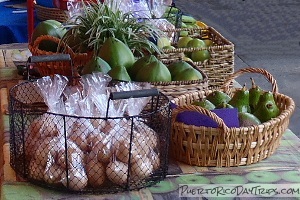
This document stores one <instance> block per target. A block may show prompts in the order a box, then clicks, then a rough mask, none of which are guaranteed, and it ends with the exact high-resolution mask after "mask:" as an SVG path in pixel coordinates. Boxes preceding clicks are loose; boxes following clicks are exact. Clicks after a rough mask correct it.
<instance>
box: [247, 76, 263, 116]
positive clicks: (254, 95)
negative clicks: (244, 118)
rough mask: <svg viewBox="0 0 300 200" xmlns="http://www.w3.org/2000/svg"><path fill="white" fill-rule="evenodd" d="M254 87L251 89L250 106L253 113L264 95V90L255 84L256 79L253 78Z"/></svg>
mask: <svg viewBox="0 0 300 200" xmlns="http://www.w3.org/2000/svg"><path fill="white" fill-rule="evenodd" d="M250 79H251V82H252V87H251V88H250V89H249V106H250V110H251V112H252V113H253V112H254V109H255V107H256V105H257V103H258V100H259V98H260V96H261V94H262V93H263V90H262V89H261V88H260V87H259V86H258V85H256V84H255V82H254V79H253V78H252V77H251V78H250Z"/></svg>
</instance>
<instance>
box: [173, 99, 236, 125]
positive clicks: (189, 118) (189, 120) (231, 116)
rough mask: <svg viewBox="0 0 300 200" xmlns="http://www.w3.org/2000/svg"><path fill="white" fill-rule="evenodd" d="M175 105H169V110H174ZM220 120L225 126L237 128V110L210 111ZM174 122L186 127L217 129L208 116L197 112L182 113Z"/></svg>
mask: <svg viewBox="0 0 300 200" xmlns="http://www.w3.org/2000/svg"><path fill="white" fill-rule="evenodd" d="M176 107H177V105H176V104H171V108H176ZM211 111H212V112H214V113H215V114H216V115H217V116H219V117H220V118H221V119H223V121H224V123H225V124H226V126H228V127H229V128H231V127H239V119H238V109H237V108H221V109H214V110H211ZM176 121H178V122H183V123H185V124H187V125H195V126H206V127H212V128H217V127H218V125H217V123H216V122H215V121H214V120H213V119H211V118H210V117H209V116H207V115H204V114H202V113H199V112H197V111H183V112H181V113H178V115H177V117H176Z"/></svg>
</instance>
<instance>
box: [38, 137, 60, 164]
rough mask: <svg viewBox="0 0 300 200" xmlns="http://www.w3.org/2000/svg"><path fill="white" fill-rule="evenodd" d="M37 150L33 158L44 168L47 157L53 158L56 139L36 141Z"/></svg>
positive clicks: (48, 138) (47, 138)
mask: <svg viewBox="0 0 300 200" xmlns="http://www.w3.org/2000/svg"><path fill="white" fill-rule="evenodd" d="M36 145H37V146H38V148H37V149H36V151H35V154H34V158H35V159H36V162H37V164H39V165H42V166H44V167H45V166H46V164H47V160H48V158H49V157H55V154H56V152H55V146H56V145H57V138H52V137H46V138H44V139H40V140H38V141H37V144H36Z"/></svg>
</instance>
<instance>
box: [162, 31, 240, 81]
mask: <svg viewBox="0 0 300 200" xmlns="http://www.w3.org/2000/svg"><path fill="white" fill-rule="evenodd" d="M180 31H188V32H189V36H190V37H192V38H200V39H210V40H212V41H213V43H214V45H213V46H210V47H206V48H175V49H165V50H164V52H165V54H163V55H162V57H161V58H162V59H178V58H182V57H183V56H184V53H187V52H193V51H198V50H208V51H209V52H210V56H211V58H210V59H209V60H207V61H204V62H194V63H195V64H196V65H197V66H198V67H199V68H200V69H202V70H203V72H204V73H206V74H207V76H208V79H209V86H210V87H221V86H222V85H223V84H224V81H225V80H226V79H227V78H228V76H229V75H231V74H233V72H234V45H233V43H232V42H230V41H229V40H227V39H226V38H225V37H223V36H222V35H221V34H220V33H219V32H218V31H216V30H215V29H214V28H213V27H209V26H208V27H207V28H178V29H173V30H165V32H167V33H168V34H170V33H174V38H173V43H172V45H173V46H175V47H176V46H177V42H178V39H179V33H180Z"/></svg>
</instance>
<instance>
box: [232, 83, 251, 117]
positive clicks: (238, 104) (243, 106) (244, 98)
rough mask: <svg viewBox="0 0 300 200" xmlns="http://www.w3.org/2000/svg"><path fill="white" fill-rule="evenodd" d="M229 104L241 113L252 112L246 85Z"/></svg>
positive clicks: (235, 94)
mask: <svg viewBox="0 0 300 200" xmlns="http://www.w3.org/2000/svg"><path fill="white" fill-rule="evenodd" d="M228 104H230V105H232V106H233V107H235V108H237V109H238V111H239V112H250V106H249V90H247V88H246V86H245V85H244V86H243V88H242V89H240V90H237V91H236V92H235V93H234V95H233V97H232V98H231V100H230V101H229V102H228Z"/></svg>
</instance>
